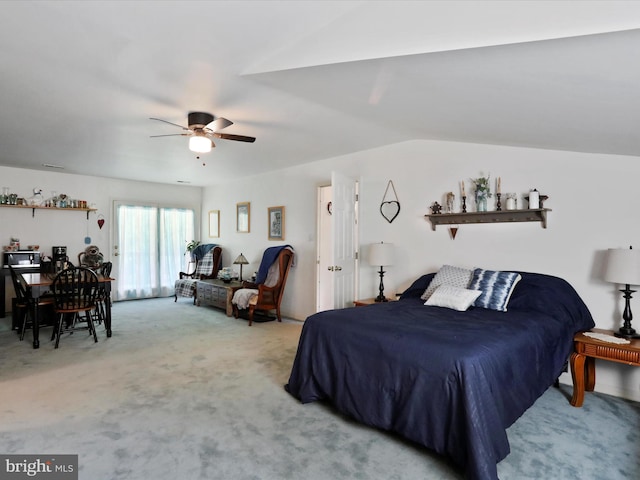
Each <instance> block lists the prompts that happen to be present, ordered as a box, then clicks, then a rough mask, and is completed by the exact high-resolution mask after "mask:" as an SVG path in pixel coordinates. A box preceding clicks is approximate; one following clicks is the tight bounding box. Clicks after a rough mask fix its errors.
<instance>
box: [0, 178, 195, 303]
mask: <svg viewBox="0 0 640 480" xmlns="http://www.w3.org/2000/svg"><path fill="white" fill-rule="evenodd" d="M5 186H6V187H9V188H10V189H11V191H12V192H14V193H17V194H18V195H19V196H23V197H29V196H31V195H32V192H33V189H34V188H40V189H42V193H43V196H44V197H45V198H47V197H50V196H51V191H52V190H55V191H56V192H57V193H58V194H60V193H65V194H67V195H68V196H69V197H70V198H76V199H83V200H86V201H87V202H88V203H89V204H93V205H94V206H95V208H97V209H98V210H97V212H92V213H90V214H89V220H88V221H87V216H86V213H84V212H77V211H59V210H36V211H35V216H34V217H32V216H31V210H27V209H13V208H0V245H8V244H9V240H10V238H11V237H17V238H19V239H20V244H21V246H24V247H26V246H27V245H34V244H37V245H40V250H41V251H42V252H43V254H45V255H51V247H52V246H54V245H66V246H67V252H68V254H69V257H70V260H71V261H72V262H73V263H76V262H77V254H78V253H79V252H81V251H83V250H84V249H85V247H86V244H85V243H84V238H85V237H86V236H89V237H91V242H92V244H94V245H98V247H100V251H101V252H102V253H103V255H104V257H105V259H109V260H114V259H113V258H111V255H112V250H111V227H112V225H113V220H112V217H111V206H112V204H113V201H114V200H129V201H140V202H155V203H162V204H163V205H176V206H185V207H191V208H194V209H195V210H196V218H197V219H199V218H200V204H201V201H202V189H201V188H200V187H190V186H181V185H164V184H155V183H146V182H134V181H124V180H115V179H109V178H98V177H90V176H82V175H72V174H68V173H59V172H44V171H43V172H41V171H34V170H25V169H21V168H9V167H0V188H1V187H5ZM99 215H102V216H104V219H105V223H104V225H103V227H102V229H100V228H99V227H98V223H97V219H98V216H99ZM198 231H199V230H198ZM116 281H117V280H116ZM10 284H11V282H7V290H8V291H7V294H6V296H7V297H9V298H8V300H7V303H6V305H7V309H8V307H9V306H10V305H11V303H10V298H11V297H12V296H13V293H12V292H13V290H12V288H10V287H9V285H10Z"/></svg>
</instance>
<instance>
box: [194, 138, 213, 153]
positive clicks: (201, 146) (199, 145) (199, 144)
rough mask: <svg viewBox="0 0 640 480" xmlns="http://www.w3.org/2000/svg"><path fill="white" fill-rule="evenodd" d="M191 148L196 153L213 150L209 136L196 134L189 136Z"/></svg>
mask: <svg viewBox="0 0 640 480" xmlns="http://www.w3.org/2000/svg"><path fill="white" fill-rule="evenodd" d="M189 150H191V151H192V152H196V153H207V152H210V151H211V140H209V139H208V138H207V137H204V136H200V135H194V136H193V137H191V138H189Z"/></svg>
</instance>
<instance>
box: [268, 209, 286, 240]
mask: <svg viewBox="0 0 640 480" xmlns="http://www.w3.org/2000/svg"><path fill="white" fill-rule="evenodd" d="M269 240H284V207H282V206H281V207H269Z"/></svg>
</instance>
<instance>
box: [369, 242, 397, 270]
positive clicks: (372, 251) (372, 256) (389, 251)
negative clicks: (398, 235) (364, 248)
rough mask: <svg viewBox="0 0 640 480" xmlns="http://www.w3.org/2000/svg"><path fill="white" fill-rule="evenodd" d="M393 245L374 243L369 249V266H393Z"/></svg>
mask: <svg viewBox="0 0 640 480" xmlns="http://www.w3.org/2000/svg"><path fill="white" fill-rule="evenodd" d="M393 251H394V248H393V243H383V242H380V243H374V244H373V245H371V247H369V264H370V265H376V266H378V265H379V266H381V267H382V266H386V265H393Z"/></svg>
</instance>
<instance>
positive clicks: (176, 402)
mask: <svg viewBox="0 0 640 480" xmlns="http://www.w3.org/2000/svg"><path fill="white" fill-rule="evenodd" d="M113 313H114V335H113V337H112V338H110V339H107V338H106V336H105V334H104V330H103V327H99V340H100V341H99V343H97V344H94V343H93V341H92V340H91V339H90V338H89V337H88V335H87V334H86V332H76V333H75V334H73V335H66V336H63V338H62V339H61V341H60V348H59V349H58V350H54V349H53V345H52V344H51V343H49V341H48V338H49V335H50V329H44V331H43V335H42V337H41V342H42V346H41V348H40V349H39V350H33V349H32V348H31V344H30V332H29V333H28V335H27V338H26V339H25V341H24V342H20V341H19V340H18V338H17V335H16V334H15V333H13V332H10V331H2V332H0V365H1V370H0V453H3V454H29V453H34V454H51V453H57V454H61V453H69V454H78V455H79V464H80V478H81V479H83V480H104V479H128V480H137V479H264V480H271V479H273V480H275V479H306V480H316V479H327V480H328V479H384V480H387V479H398V480H400V479H411V480H414V479H426V480H437V479H461V478H463V476H462V474H461V473H460V472H459V471H457V470H456V469H455V468H454V467H452V466H451V465H450V464H449V463H448V462H447V460H446V459H444V458H442V457H440V456H438V455H436V454H434V453H432V452H429V451H427V450H425V449H423V448H421V447H418V446H415V445H413V444H410V443H409V442H405V441H403V440H402V439H400V438H397V437H395V436H393V435H389V434H386V433H384V432H380V431H377V430H375V429H371V428H368V427H365V426H361V425H359V424H356V423H354V422H352V421H350V420H349V419H347V418H344V417H343V416H341V415H339V414H337V413H336V412H334V411H333V410H332V409H331V408H330V407H329V406H327V405H323V404H319V403H315V404H309V405H301V404H300V403H299V402H298V401H297V400H296V399H294V398H292V397H291V396H289V395H288V394H287V393H286V392H285V391H284V389H283V385H284V384H285V383H286V381H287V379H288V376H289V372H290V369H291V364H292V362H293V358H294V356H295V351H296V346H297V341H298V338H299V335H300V331H301V326H302V324H301V323H300V322H295V321H285V322H283V323H280V324H278V323H275V322H268V323H258V324H254V325H253V326H252V327H250V328H249V327H248V326H247V323H246V321H244V320H235V319H233V318H229V317H226V316H225V315H224V313H222V312H221V311H219V310H216V309H212V308H206V307H200V308H199V307H195V306H193V305H192V304H191V303H190V302H189V301H188V300H186V299H184V300H181V301H180V300H179V301H178V303H177V304H176V303H174V302H173V299H172V298H170V299H156V300H140V301H130V302H120V303H117V304H115V305H114V309H113ZM630 368H631V367H630ZM570 395H571V388H570V387H568V386H561V388H560V389H555V388H551V389H549V390H548V391H547V392H546V393H545V394H544V395H543V396H542V397H541V398H540V399H539V400H538V402H537V403H536V404H535V405H534V406H533V407H532V408H531V409H529V411H527V412H526V413H525V415H523V417H521V418H520V419H519V420H518V421H517V422H516V423H515V424H514V425H513V426H512V427H511V428H510V429H509V432H508V433H509V440H510V443H511V454H510V455H509V456H508V457H507V458H506V459H505V460H503V461H502V462H501V463H500V464H499V465H498V472H499V476H500V478H501V479H502V480H508V479H518V480H520V479H587V480H588V479H594V480H595V479H603V478H607V479H637V478H640V460H639V458H640V457H639V454H640V435H639V433H638V432H639V431H640V405H639V404H637V403H634V402H629V401H625V400H622V399H619V398H615V397H610V396H606V395H601V394H592V393H587V394H586V397H585V404H584V407H583V408H579V409H578V408H574V407H571V406H570V405H569V402H568V397H569V396H570Z"/></svg>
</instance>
